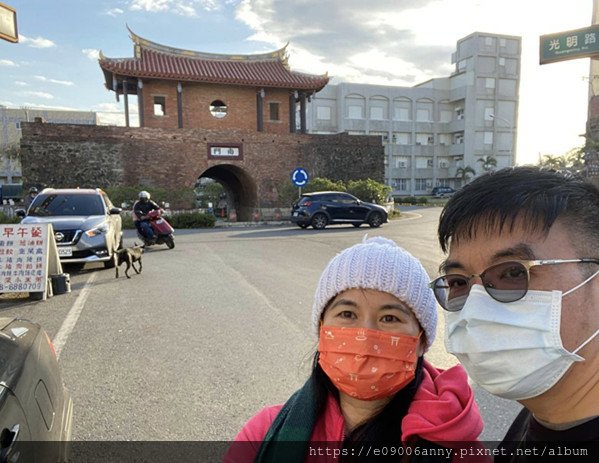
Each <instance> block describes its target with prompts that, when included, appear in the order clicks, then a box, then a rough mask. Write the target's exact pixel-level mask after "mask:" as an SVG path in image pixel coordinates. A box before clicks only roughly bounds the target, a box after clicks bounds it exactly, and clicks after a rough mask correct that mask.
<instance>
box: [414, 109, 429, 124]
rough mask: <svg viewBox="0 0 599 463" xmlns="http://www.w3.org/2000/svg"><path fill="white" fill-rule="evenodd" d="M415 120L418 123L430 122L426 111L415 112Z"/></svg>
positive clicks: (418, 110)
mask: <svg viewBox="0 0 599 463" xmlns="http://www.w3.org/2000/svg"><path fill="white" fill-rule="evenodd" d="M416 120H417V121H419V122H430V120H431V115H430V113H429V111H428V109H417V110H416Z"/></svg>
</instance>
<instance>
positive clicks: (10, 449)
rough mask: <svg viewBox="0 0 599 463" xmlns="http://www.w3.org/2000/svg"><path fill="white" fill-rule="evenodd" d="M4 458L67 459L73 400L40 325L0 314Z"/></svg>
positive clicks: (0, 447) (0, 410)
mask: <svg viewBox="0 0 599 463" xmlns="http://www.w3.org/2000/svg"><path fill="white" fill-rule="evenodd" d="M0 359H2V360H1V361H0V459H1V461H6V462H12V461H23V462H25V461H36V462H57V461H67V459H68V453H69V452H68V450H69V447H68V446H69V441H70V439H71V429H72V421H73V401H72V399H71V396H70V394H69V392H68V391H67V389H66V388H65V387H64V385H63V382H62V376H61V373H60V367H59V365H58V361H57V359H56V353H55V351H54V346H53V345H52V341H50V338H49V337H48V335H47V334H46V332H45V331H44V330H43V329H42V328H41V327H40V325H38V324H35V323H32V322H29V321H27V320H19V319H13V318H6V317H4V318H0Z"/></svg>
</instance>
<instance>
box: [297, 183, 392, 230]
mask: <svg viewBox="0 0 599 463" xmlns="http://www.w3.org/2000/svg"><path fill="white" fill-rule="evenodd" d="M291 222H293V223H295V224H297V225H298V226H300V227H301V228H307V227H309V226H310V225H312V228H315V229H317V230H321V229H323V228H324V227H326V226H327V225H333V224H341V223H347V224H349V223H351V224H352V225H353V226H354V227H359V226H360V225H362V224H363V223H367V224H368V225H370V226H371V227H374V228H376V227H380V226H381V225H382V224H383V223H385V222H387V211H386V210H385V208H384V207H382V206H379V205H378V204H372V203H367V202H364V201H361V200H359V199H358V198H356V197H355V196H352V195H350V194H349V193H343V192H339V191H317V192H314V193H304V194H303V195H302V196H301V198H299V199H298V200H297V201H296V202H295V203H294V204H293V206H292V209H291Z"/></svg>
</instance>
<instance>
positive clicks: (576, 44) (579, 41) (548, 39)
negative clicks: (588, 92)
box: [539, 24, 599, 64]
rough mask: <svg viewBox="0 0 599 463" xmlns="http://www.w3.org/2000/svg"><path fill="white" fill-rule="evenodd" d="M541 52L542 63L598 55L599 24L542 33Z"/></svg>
mask: <svg viewBox="0 0 599 463" xmlns="http://www.w3.org/2000/svg"><path fill="white" fill-rule="evenodd" d="M539 54H540V60H539V61H540V64H547V63H555V62H557V61H565V60H569V59H577V58H588V57H590V56H596V55H598V54H599V25H597V24H596V25H593V26H591V27H585V28H584V29H576V30H572V31H566V32H559V33H557V34H549V35H542V36H541V41H540V50H539Z"/></svg>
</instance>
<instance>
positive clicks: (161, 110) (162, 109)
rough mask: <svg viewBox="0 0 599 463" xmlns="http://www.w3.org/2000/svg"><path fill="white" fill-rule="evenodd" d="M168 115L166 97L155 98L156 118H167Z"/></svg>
mask: <svg viewBox="0 0 599 463" xmlns="http://www.w3.org/2000/svg"><path fill="white" fill-rule="evenodd" d="M165 115H166V97H165V96H155V97H154V116H165Z"/></svg>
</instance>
